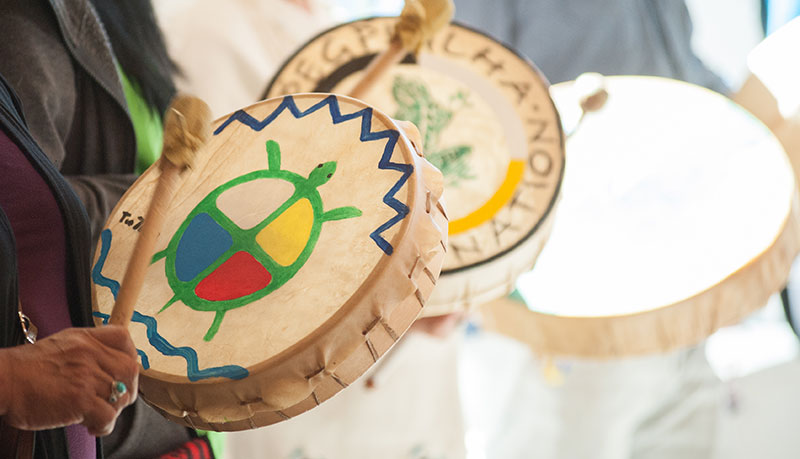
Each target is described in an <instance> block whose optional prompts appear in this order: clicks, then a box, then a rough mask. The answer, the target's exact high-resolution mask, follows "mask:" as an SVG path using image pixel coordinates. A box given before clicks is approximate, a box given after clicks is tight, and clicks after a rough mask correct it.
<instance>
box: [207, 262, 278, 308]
mask: <svg viewBox="0 0 800 459" xmlns="http://www.w3.org/2000/svg"><path fill="white" fill-rule="evenodd" d="M271 281H272V275H271V274H270V273H269V271H267V269H266V268H264V266H263V265H262V264H261V263H259V262H258V260H256V259H255V258H253V256H252V255H250V254H249V253H247V252H243V251H239V252H236V253H234V254H233V255H232V256H231V257H230V258H228V259H227V260H226V261H225V262H224V263H223V264H221V265H220V266H219V267H218V268H217V269H215V270H214V271H213V272H211V274H209V275H208V276H206V277H205V278H204V279H203V280H202V281H200V283H199V284H197V287H196V288H195V290H194V293H195V294H196V295H197V296H198V297H200V298H202V299H204V300H208V301H227V300H235V299H237V298H241V297H243V296H247V295H250V294H251V293H255V292H257V291H259V290H261V289H263V288H266V287H267V286H268V285H269V283H270V282H271Z"/></svg>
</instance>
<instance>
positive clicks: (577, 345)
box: [483, 77, 800, 358]
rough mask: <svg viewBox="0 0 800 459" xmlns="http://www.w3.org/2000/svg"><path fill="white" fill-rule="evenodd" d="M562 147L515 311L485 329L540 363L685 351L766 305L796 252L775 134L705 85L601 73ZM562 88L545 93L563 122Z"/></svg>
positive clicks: (566, 88) (493, 313)
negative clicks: (598, 101)
mask: <svg viewBox="0 0 800 459" xmlns="http://www.w3.org/2000/svg"><path fill="white" fill-rule="evenodd" d="M605 82H606V89H607V90H608V101H607V102H606V105H605V107H604V108H603V109H601V110H600V111H599V112H596V113H591V114H588V115H587V116H586V117H585V118H584V120H583V122H582V124H581V126H580V127H579V128H578V129H577V130H576V132H575V134H574V135H573V136H572V137H570V140H569V141H568V143H567V151H568V155H569V162H568V165H567V171H566V175H565V179H564V188H563V199H562V201H561V203H560V205H559V212H558V215H557V218H556V222H555V224H554V225H553V231H552V235H551V237H550V241H549V242H548V244H547V246H546V247H545V249H544V250H543V252H542V254H541V256H540V257H539V261H538V262H537V265H536V267H535V268H534V269H533V270H532V271H531V272H529V273H526V274H523V275H522V276H520V279H519V281H518V285H517V288H518V290H519V292H520V293H521V295H522V297H523V298H524V301H525V303H527V307H526V305H525V304H522V303H519V302H517V301H513V300H511V299H503V300H500V301H497V302H494V303H492V304H489V305H486V306H485V307H484V309H483V312H484V313H485V315H486V321H487V326H488V327H489V328H493V329H495V330H498V331H500V332H502V333H504V334H507V335H510V336H512V337H514V338H517V339H519V340H521V341H523V342H525V343H527V344H529V345H530V346H531V347H532V348H533V350H534V351H536V352H537V353H540V354H544V355H556V356H578V357H591V358H606V357H615V356H624V355H639V354H646V353H656V352H663V351H667V350H671V349H675V348H678V347H682V346H688V345H692V344H696V343H698V342H699V341H701V340H702V339H704V338H706V337H707V336H709V335H710V334H711V333H713V332H714V331H715V330H717V329H718V328H719V327H722V326H726V325H731V324H734V323H736V322H738V321H739V320H741V319H742V318H744V317H745V316H746V315H748V314H749V313H751V312H753V311H754V310H756V309H757V308H760V307H761V306H763V305H765V304H766V302H767V299H768V298H769V296H770V295H772V294H774V293H776V292H778V291H779V290H780V289H781V287H782V286H783V284H784V282H785V281H786V278H787V276H788V273H789V269H790V266H791V264H792V261H793V259H794V257H795V256H796V254H797V252H798V249H799V248H800V237H798V231H800V226H799V224H798V218H799V215H798V202H797V190H796V186H795V182H794V177H793V174H792V169H791V167H790V165H789V162H788V161H787V158H786V155H785V154H784V152H783V150H782V148H781V146H780V144H779V143H778V141H777V139H776V138H775V137H774V136H773V135H772V134H771V133H770V132H769V130H768V129H767V128H766V127H765V126H764V125H763V124H761V123H760V122H759V121H758V120H756V119H755V118H754V117H753V116H752V115H750V114H749V113H748V112H747V111H745V110H744V109H742V108H741V107H739V106H738V105H736V104H734V103H733V102H731V101H730V100H729V99H727V98H726V97H724V96H722V95H719V94H717V93H714V92H712V91H709V90H707V89H704V88H701V87H698V86H694V85H691V84H688V83H682V82H678V81H674V80H668V79H664V78H655V77H608V78H606V79H605ZM572 89H573V88H572V83H562V84H558V85H555V86H553V88H552V94H553V97H554V99H555V100H556V102H557V104H558V107H559V109H560V113H561V115H562V116H563V117H564V119H565V125H566V126H569V125H570V123H574V120H575V119H576V118H578V117H579V115H580V114H579V113H571V112H570V109H571V108H572V107H575V101H574V97H575V94H574V93H573V92H572Z"/></svg>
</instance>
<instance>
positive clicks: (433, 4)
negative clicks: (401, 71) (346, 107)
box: [349, 0, 455, 99]
mask: <svg viewBox="0 0 800 459" xmlns="http://www.w3.org/2000/svg"><path fill="white" fill-rule="evenodd" d="M454 12H455V7H454V6H453V0H406V3H405V6H403V11H402V12H401V13H400V17H399V18H398V21H397V25H395V28H394V33H393V34H392V38H391V40H390V41H389V49H387V50H386V51H384V52H382V53H381V54H379V55H377V56H375V58H374V59H373V60H372V62H370V63H369V65H368V66H367V68H366V69H365V70H364V75H363V76H362V77H361V80H359V81H358V83H356V86H355V87H354V88H353V90H352V91H350V94H349V95H350V96H351V97H355V98H356V99H362V98H363V97H364V96H365V95H366V94H367V93H368V92H369V90H370V89H372V87H373V86H374V85H375V83H376V82H377V81H378V80H379V79H380V78H381V77H382V76H383V75H384V74H385V73H386V71H387V70H389V69H390V68H392V67H393V66H394V65H396V64H397V63H398V62H400V61H401V60H402V59H403V57H404V56H405V55H406V54H407V53H408V52H409V51H414V52H418V51H419V49H420V48H421V47H422V45H423V44H424V43H425V42H426V41H427V40H428V39H429V38H430V37H432V36H433V34H435V33H436V32H438V31H439V30H441V29H442V28H443V27H444V26H446V25H447V24H448V23H449V22H450V20H451V19H453V13H454Z"/></svg>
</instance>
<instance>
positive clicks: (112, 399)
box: [108, 381, 128, 405]
mask: <svg viewBox="0 0 800 459" xmlns="http://www.w3.org/2000/svg"><path fill="white" fill-rule="evenodd" d="M127 392H128V386H126V385H125V383H124V382H122V381H114V382H112V383H111V395H109V396H108V402H109V403H111V404H112V405H114V404H116V403H117V402H118V401H119V399H120V398H121V397H122V396H123V395H125V394H126V393H127Z"/></svg>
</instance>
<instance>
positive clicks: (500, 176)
mask: <svg viewBox="0 0 800 459" xmlns="http://www.w3.org/2000/svg"><path fill="white" fill-rule="evenodd" d="M395 21H396V18H372V19H364V20H359V21H355V22H351V23H348V24H344V25H341V26H338V27H335V28H332V29H330V30H328V31H326V32H323V33H321V34H320V35H319V36H317V37H316V38H314V39H312V40H311V41H309V42H308V43H307V44H306V45H304V46H303V47H302V48H301V49H300V50H299V51H298V52H297V53H295V55H294V56H292V57H291V58H290V59H289V60H288V61H287V62H286V63H285V64H284V65H283V67H282V68H281V70H279V71H278V73H277V75H276V76H275V78H274V79H273V80H272V82H271V83H270V85H269V87H268V89H267V92H266V96H268V97H275V96H279V95H282V94H286V93H290V92H298V91H323V92H337V93H343V94H347V93H348V92H349V90H350V89H351V88H352V87H353V86H355V83H356V82H357V81H358V80H359V78H360V76H361V74H362V73H363V72H362V70H363V69H364V68H365V67H366V66H367V64H369V62H370V60H371V59H372V58H373V57H374V56H375V55H376V54H377V53H379V52H381V51H383V50H384V49H385V48H386V47H387V46H388V43H389V39H390V36H391V33H392V30H393V27H394V24H395ZM364 100H365V101H367V102H368V103H370V104H372V105H375V106H376V107H378V108H380V109H381V110H383V111H384V112H386V113H388V114H389V115H391V116H392V117H394V118H396V119H402V120H406V121H411V122H412V123H414V124H415V125H416V126H417V127H418V128H419V130H420V132H421V133H422V138H423V145H424V148H423V150H424V151H425V155H426V158H427V159H428V160H429V161H430V162H431V163H433V164H434V165H435V166H437V167H438V168H439V169H440V170H441V171H442V173H443V174H444V177H445V195H444V196H445V200H446V201H447V210H448V216H449V218H450V226H449V243H448V247H447V250H448V255H447V257H446V258H445V261H444V267H443V268H442V276H441V278H440V279H439V283H438V284H437V286H436V289H434V292H433V294H432V295H431V298H430V299H429V301H428V304H427V305H426V307H425V310H424V312H423V314H425V315H438V314H445V313H448V312H453V311H457V310H460V309H464V308H468V307H471V306H474V305H479V304H482V303H484V302H486V301H489V300H492V299H495V298H499V297H500V296H502V295H504V294H507V293H508V292H510V291H511V289H512V288H513V285H514V281H515V280H516V277H517V276H518V275H519V274H520V273H522V272H524V271H526V270H528V269H530V268H531V266H532V265H533V263H534V261H535V260H536V256H537V255H538V254H539V251H540V250H541V247H542V245H543V244H544V243H545V240H546V238H547V235H548V234H549V228H550V224H551V220H552V218H551V217H552V215H553V209H554V206H555V204H556V200H557V197H558V192H559V187H560V185H561V179H562V174H563V167H564V151H563V142H564V140H563V135H562V131H561V124H560V121H559V118H558V113H557V112H556V110H555V107H554V105H553V102H552V100H551V99H550V96H549V93H548V84H547V81H546V80H545V79H544V77H542V75H541V74H540V73H539V71H538V70H537V69H536V68H535V67H534V66H533V64H531V63H530V62H529V61H527V60H526V59H524V58H522V57H521V56H520V55H518V54H517V53H515V52H514V51H512V50H511V49H509V48H507V47H505V46H504V45H502V44H500V43H499V42H497V41H495V40H493V39H492V38H490V37H488V36H486V35H484V34H482V33H480V32H477V31H475V30H471V29H469V28H467V27H464V26H461V25H458V24H450V25H449V26H447V27H446V28H445V29H444V30H443V31H442V32H440V33H438V34H437V35H436V36H434V37H433V39H432V40H431V41H430V42H428V43H427V44H426V45H425V46H424V47H423V49H422V50H421V51H420V53H419V55H418V56H417V57H416V58H413V57H412V56H409V57H407V58H406V59H405V60H404V61H403V62H402V63H401V64H399V65H397V66H396V67H394V68H392V69H390V70H389V72H388V75H386V76H384V77H383V78H382V79H381V80H380V81H379V82H378V83H377V84H376V86H375V87H374V88H373V89H372V90H371V92H370V93H369V94H367V95H366V96H365V97H364Z"/></svg>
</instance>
